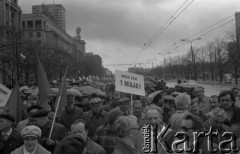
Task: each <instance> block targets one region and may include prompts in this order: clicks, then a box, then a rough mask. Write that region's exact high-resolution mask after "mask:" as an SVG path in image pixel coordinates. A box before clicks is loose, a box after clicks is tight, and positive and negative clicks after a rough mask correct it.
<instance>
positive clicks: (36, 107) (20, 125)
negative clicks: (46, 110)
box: [17, 105, 43, 133]
mask: <svg viewBox="0 0 240 154" xmlns="http://www.w3.org/2000/svg"><path fill="white" fill-rule="evenodd" d="M40 109H43V108H42V107H41V106H40V105H32V106H31V107H29V108H28V109H27V114H28V118H27V119H25V120H23V121H20V122H19V123H18V124H17V131H18V132H19V133H21V132H22V130H23V128H25V127H26V126H27V125H28V124H29V123H30V119H29V116H30V114H32V113H34V112H37V111H38V110H40Z"/></svg>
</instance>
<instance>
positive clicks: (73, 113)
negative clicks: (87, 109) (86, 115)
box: [59, 97, 83, 130]
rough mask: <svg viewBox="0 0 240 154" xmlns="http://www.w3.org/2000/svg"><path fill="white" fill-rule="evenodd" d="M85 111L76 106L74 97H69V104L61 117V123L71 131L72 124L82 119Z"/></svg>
mask: <svg viewBox="0 0 240 154" xmlns="http://www.w3.org/2000/svg"><path fill="white" fill-rule="evenodd" d="M82 113H83V110H82V109H80V108H79V107H76V106H74V100H73V98H72V97H67V104H66V106H65V110H64V111H63V112H62V114H61V115H60V117H59V123H60V124H62V125H64V126H65V127H66V128H67V129H68V130H70V129H71V124H72V123H73V122H74V121H75V120H77V119H79V118H81V116H82Z"/></svg>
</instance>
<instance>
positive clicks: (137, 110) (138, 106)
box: [133, 100, 144, 129]
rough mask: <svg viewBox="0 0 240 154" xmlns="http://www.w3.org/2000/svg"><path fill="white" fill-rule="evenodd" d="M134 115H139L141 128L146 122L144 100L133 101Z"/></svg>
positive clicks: (138, 121) (138, 119)
mask: <svg viewBox="0 0 240 154" xmlns="http://www.w3.org/2000/svg"><path fill="white" fill-rule="evenodd" d="M133 115H134V116H136V117H137V123H138V125H139V129H140V128H142V126H143V124H144V113H143V107H142V102H141V101H140V100H135V101H134V102H133Z"/></svg>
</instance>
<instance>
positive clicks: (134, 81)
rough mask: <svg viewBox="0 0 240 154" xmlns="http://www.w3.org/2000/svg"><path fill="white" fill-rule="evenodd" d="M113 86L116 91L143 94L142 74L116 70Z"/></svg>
mask: <svg viewBox="0 0 240 154" xmlns="http://www.w3.org/2000/svg"><path fill="white" fill-rule="evenodd" d="M115 88H116V91H120V92H125V93H130V94H136V95H141V96H145V86H144V78H143V76H142V75H138V74H133V73H129V72H124V71H116V73H115Z"/></svg>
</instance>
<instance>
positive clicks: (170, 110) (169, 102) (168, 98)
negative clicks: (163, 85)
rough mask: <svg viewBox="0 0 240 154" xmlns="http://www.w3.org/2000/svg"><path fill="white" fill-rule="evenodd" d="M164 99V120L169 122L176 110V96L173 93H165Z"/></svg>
mask: <svg viewBox="0 0 240 154" xmlns="http://www.w3.org/2000/svg"><path fill="white" fill-rule="evenodd" d="M163 101H164V104H163V113H162V115H163V122H165V123H168V120H169V118H170V117H171V116H172V115H173V114H174V113H175V112H176V106H175V98H174V97H173V96H172V95H165V96H163Z"/></svg>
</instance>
